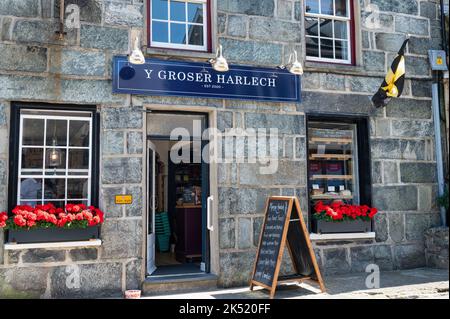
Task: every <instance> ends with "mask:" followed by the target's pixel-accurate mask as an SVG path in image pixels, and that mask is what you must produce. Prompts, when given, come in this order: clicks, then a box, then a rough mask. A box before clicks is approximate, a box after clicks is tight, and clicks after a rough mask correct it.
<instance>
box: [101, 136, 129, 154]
mask: <svg viewBox="0 0 450 319" xmlns="http://www.w3.org/2000/svg"><path fill="white" fill-rule="evenodd" d="M102 141H103V143H102V145H103V148H102V154H103V155H117V154H124V145H125V141H124V132H123V131H104V132H103V139H102Z"/></svg>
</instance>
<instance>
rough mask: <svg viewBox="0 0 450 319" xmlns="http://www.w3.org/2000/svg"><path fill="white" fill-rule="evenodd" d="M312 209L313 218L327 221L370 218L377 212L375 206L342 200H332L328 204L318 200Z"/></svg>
mask: <svg viewBox="0 0 450 319" xmlns="http://www.w3.org/2000/svg"><path fill="white" fill-rule="evenodd" d="M314 210H315V214H314V218H316V219H324V220H328V221H343V220H355V219H362V220H370V219H372V218H373V217H374V216H375V214H376V213H377V212H378V210H377V209H376V208H371V207H369V206H367V205H348V204H344V203H343V202H342V201H334V202H333V203H331V204H330V205H324V204H323V202H321V201H319V202H317V203H316V205H315V206H314Z"/></svg>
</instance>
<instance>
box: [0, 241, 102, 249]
mask: <svg viewBox="0 0 450 319" xmlns="http://www.w3.org/2000/svg"><path fill="white" fill-rule="evenodd" d="M101 245H102V241H101V239H93V240H86V241H67V242H55V243H34V244H11V243H9V244H5V245H4V248H5V250H20V249H33V248H73V247H97V246H101Z"/></svg>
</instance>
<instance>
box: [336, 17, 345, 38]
mask: <svg viewBox="0 0 450 319" xmlns="http://www.w3.org/2000/svg"><path fill="white" fill-rule="evenodd" d="M334 37H335V38H337V39H345V40H347V39H348V38H347V22H344V21H334Z"/></svg>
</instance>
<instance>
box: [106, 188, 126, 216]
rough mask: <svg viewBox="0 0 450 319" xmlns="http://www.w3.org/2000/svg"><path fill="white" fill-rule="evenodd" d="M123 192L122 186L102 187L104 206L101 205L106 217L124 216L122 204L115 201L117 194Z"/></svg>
mask: <svg viewBox="0 0 450 319" xmlns="http://www.w3.org/2000/svg"><path fill="white" fill-rule="evenodd" d="M122 193H123V189H122V187H102V189H101V196H102V197H101V198H102V200H101V202H102V203H103V205H104V207H101V208H102V209H103V210H104V212H105V217H106V218H112V217H122V215H123V213H122V205H117V204H116V202H115V195H121V194H122Z"/></svg>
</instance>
